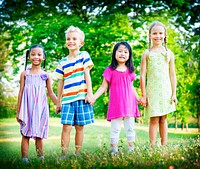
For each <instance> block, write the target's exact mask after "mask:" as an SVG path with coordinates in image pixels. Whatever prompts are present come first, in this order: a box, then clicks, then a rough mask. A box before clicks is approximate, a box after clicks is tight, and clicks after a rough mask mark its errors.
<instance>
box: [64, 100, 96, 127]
mask: <svg viewBox="0 0 200 169" xmlns="http://www.w3.org/2000/svg"><path fill="white" fill-rule="evenodd" d="M91 123H94V111H93V107H92V106H91V105H90V104H89V103H85V100H78V101H74V102H71V103H67V104H63V105H62V111H61V124H70V125H73V126H74V125H80V126H83V125H87V124H91Z"/></svg>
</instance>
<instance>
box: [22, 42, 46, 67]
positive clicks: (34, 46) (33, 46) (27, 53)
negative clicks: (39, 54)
mask: <svg viewBox="0 0 200 169" xmlns="http://www.w3.org/2000/svg"><path fill="white" fill-rule="evenodd" d="M34 48H42V50H43V54H44V57H45V58H44V65H43V69H44V70H45V66H46V53H45V51H44V48H43V47H42V45H39V44H35V45H32V46H31V47H30V49H28V50H27V51H26V61H25V70H26V67H27V63H28V57H29V55H30V52H31V50H32V49H34Z"/></svg>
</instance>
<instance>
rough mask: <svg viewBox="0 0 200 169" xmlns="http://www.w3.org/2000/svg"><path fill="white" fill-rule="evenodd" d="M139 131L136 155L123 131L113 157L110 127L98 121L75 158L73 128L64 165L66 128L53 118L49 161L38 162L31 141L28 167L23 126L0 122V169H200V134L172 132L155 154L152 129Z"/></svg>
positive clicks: (47, 141) (46, 145)
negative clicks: (62, 144) (151, 145)
mask: <svg viewBox="0 0 200 169" xmlns="http://www.w3.org/2000/svg"><path fill="white" fill-rule="evenodd" d="M135 129H136V136H137V138H136V143H135V144H136V146H135V150H134V152H132V153H128V152H127V142H126V137H125V132H124V130H123V129H122V131H121V135H120V142H119V150H120V153H119V154H118V155H111V153H110V143H109V134H110V133H109V132H110V123H109V122H107V121H106V120H100V119H98V120H96V121H95V123H94V124H92V125H87V126H85V129H84V132H85V133H84V144H83V148H82V153H81V155H80V156H79V157H75V156H74V155H73V153H74V135H75V131H74V128H73V130H72V133H71V142H70V147H69V157H68V158H67V159H66V160H63V161H60V160H59V157H60V152H61V147H60V137H61V130H62V125H61V124H60V119H59V118H50V127H49V137H48V139H44V150H45V161H44V162H43V163H41V162H40V161H38V160H37V157H36V152H35V144H34V140H31V141H30V149H29V158H30V161H31V163H32V164H31V165H29V166H27V165H24V164H22V163H21V152H20V144H21V135H20V132H19V124H18V123H17V122H16V120H15V119H0V163H1V167H0V168H4V169H6V168H15V169H18V168H20V169H23V168H46V169H47V168H48V169H49V168H56V169H61V168H141V169H143V168H144V169H145V168H148V169H151V168H152V169H154V168H156V169H157V168H158V169H165V168H166V169H176V168H177V169H184V168H200V133H198V132H184V131H174V130H173V129H170V132H169V134H168V145H167V146H166V147H159V146H157V147H156V150H155V151H152V149H150V148H149V141H148V139H149V138H148V127H147V126H145V125H139V124H137V123H136V124H135Z"/></svg>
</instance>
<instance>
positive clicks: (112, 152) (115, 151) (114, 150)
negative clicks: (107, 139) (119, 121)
mask: <svg viewBox="0 0 200 169" xmlns="http://www.w3.org/2000/svg"><path fill="white" fill-rule="evenodd" d="M118 153H119V152H118V147H112V150H111V154H112V155H116V154H118Z"/></svg>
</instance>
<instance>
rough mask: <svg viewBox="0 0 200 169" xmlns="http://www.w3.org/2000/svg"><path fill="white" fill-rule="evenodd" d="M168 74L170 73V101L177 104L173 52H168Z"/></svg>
mask: <svg viewBox="0 0 200 169" xmlns="http://www.w3.org/2000/svg"><path fill="white" fill-rule="evenodd" d="M169 74H170V81H171V86H172V101H173V102H174V103H175V104H177V103H178V101H177V98H176V72H175V63H174V54H173V52H170V62H169Z"/></svg>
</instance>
